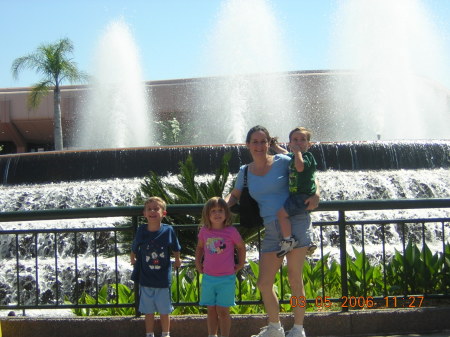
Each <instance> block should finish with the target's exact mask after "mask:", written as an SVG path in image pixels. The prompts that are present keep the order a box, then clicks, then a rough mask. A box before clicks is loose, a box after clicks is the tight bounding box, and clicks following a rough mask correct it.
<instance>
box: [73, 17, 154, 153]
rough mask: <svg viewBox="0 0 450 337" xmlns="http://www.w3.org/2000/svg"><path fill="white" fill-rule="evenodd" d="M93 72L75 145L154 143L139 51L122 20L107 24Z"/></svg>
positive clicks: (137, 144)
mask: <svg viewBox="0 0 450 337" xmlns="http://www.w3.org/2000/svg"><path fill="white" fill-rule="evenodd" d="M94 72H95V74H94V78H93V84H92V89H91V90H90V91H89V94H88V96H89V97H88V102H87V104H86V110H85V111H84V112H83V113H82V116H81V120H80V123H79V128H78V129H79V131H78V137H77V139H78V141H77V144H76V146H78V147H80V148H84V149H94V148H97V149H98V148H117V147H136V146H149V145H153V140H152V135H153V130H152V124H151V120H152V118H151V108H150V106H149V103H148V102H149V99H148V98H147V93H146V90H145V82H144V80H143V78H142V70H141V67H140V61H139V52H138V49H137V47H136V44H135V42H134V40H133V37H132V34H131V31H130V28H129V27H128V26H127V24H126V23H125V22H124V21H115V22H112V23H111V24H109V25H108V26H107V27H106V29H105V32H104V34H103V35H102V37H101V39H100V41H99V44H98V48H97V50H96V53H95V64H94Z"/></svg>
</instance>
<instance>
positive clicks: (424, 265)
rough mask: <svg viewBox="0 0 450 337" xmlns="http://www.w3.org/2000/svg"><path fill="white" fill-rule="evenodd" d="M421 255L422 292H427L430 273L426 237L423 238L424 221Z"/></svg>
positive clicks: (423, 224)
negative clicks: (423, 285) (423, 283)
mask: <svg viewBox="0 0 450 337" xmlns="http://www.w3.org/2000/svg"><path fill="white" fill-rule="evenodd" d="M421 229H422V257H423V265H422V266H423V267H422V268H423V270H422V274H423V275H424V278H425V280H424V281H425V287H424V290H423V291H424V294H426V293H428V289H429V287H430V286H431V275H430V273H429V272H427V252H426V251H425V246H426V244H427V243H426V238H425V222H422V228H421Z"/></svg>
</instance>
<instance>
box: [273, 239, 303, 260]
mask: <svg viewBox="0 0 450 337" xmlns="http://www.w3.org/2000/svg"><path fill="white" fill-rule="evenodd" d="M297 243H298V241H297V240H295V238H294V237H293V236H291V237H290V238H289V239H287V240H285V239H283V240H281V242H280V250H279V251H278V252H277V256H278V257H283V256H285V255H286V254H287V253H289V252H290V251H291V250H292V249H294V247H295V246H296V245H297Z"/></svg>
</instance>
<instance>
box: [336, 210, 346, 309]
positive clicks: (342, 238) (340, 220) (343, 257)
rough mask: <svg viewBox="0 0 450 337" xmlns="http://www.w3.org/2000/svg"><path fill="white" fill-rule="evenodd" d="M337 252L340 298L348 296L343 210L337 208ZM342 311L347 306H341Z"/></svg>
mask: <svg viewBox="0 0 450 337" xmlns="http://www.w3.org/2000/svg"><path fill="white" fill-rule="evenodd" d="M338 223H339V252H340V258H341V289H342V291H341V296H342V297H341V298H344V297H345V298H348V277H347V240H346V233H345V228H346V221H345V211H343V210H339V218H338ZM342 311H348V306H342Z"/></svg>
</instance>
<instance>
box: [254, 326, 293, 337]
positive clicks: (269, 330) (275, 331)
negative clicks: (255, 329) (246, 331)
mask: <svg viewBox="0 0 450 337" xmlns="http://www.w3.org/2000/svg"><path fill="white" fill-rule="evenodd" d="M252 337H285V336H284V329H283V327H280V328H276V327H274V326H273V325H268V326H265V327H264V328H261V331H260V332H259V334H257V335H252Z"/></svg>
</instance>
